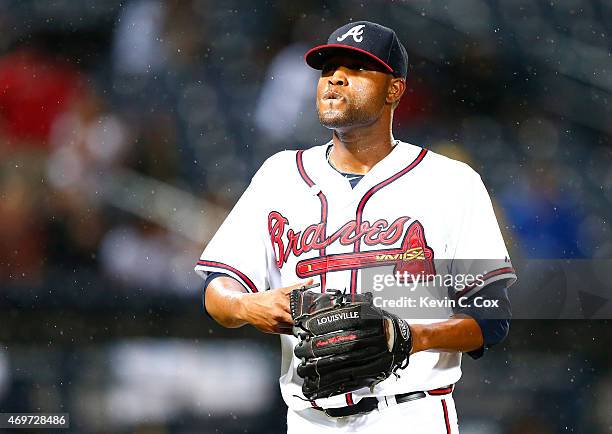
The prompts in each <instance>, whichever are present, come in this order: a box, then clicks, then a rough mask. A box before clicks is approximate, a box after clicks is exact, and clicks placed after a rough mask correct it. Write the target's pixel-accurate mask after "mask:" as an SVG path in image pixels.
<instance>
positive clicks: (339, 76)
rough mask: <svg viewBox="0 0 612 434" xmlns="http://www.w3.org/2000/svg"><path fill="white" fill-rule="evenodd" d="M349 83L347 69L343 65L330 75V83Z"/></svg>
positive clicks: (338, 84) (337, 84) (342, 84)
mask: <svg viewBox="0 0 612 434" xmlns="http://www.w3.org/2000/svg"><path fill="white" fill-rule="evenodd" d="M347 83H348V80H347V76H346V71H344V68H343V67H338V68H336V69H335V70H334V73H333V74H332V75H330V76H329V84H333V85H335V86H344V85H345V84H347Z"/></svg>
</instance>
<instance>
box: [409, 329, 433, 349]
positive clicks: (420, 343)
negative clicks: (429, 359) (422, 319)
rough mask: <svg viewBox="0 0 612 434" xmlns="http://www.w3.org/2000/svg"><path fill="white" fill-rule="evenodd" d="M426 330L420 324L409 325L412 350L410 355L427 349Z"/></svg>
mask: <svg viewBox="0 0 612 434" xmlns="http://www.w3.org/2000/svg"><path fill="white" fill-rule="evenodd" d="M427 331H428V329H427V327H425V326H424V325H422V324H411V325H410V335H411V337H412V349H411V351H410V354H414V353H418V352H419V351H425V350H428V349H429V338H428V333H427Z"/></svg>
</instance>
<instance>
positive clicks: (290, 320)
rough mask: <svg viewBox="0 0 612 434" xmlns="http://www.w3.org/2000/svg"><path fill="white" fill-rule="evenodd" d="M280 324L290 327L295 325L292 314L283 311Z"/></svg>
mask: <svg viewBox="0 0 612 434" xmlns="http://www.w3.org/2000/svg"><path fill="white" fill-rule="evenodd" d="M278 323H279V324H283V323H284V324H289V325H293V317H292V316H291V312H286V311H283V312H282V313H281V314H280V315H279V316H278Z"/></svg>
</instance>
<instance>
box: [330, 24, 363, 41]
mask: <svg viewBox="0 0 612 434" xmlns="http://www.w3.org/2000/svg"><path fill="white" fill-rule="evenodd" d="M364 27H365V24H359V25H357V26H354V27H351V28H350V29H349V31H348V32H346V33H345V34H344V35H342V36H338V37H337V38H336V39H337V40H338V42H342V41H344V40H345V39H346V38H348V37H349V36H352V37H353V39H354V40H355V42H361V41H363V36H362V35H363V28H364Z"/></svg>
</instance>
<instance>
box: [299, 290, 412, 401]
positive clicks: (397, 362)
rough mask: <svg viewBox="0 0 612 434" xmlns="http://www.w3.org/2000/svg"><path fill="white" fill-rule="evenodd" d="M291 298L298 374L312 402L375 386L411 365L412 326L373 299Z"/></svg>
mask: <svg viewBox="0 0 612 434" xmlns="http://www.w3.org/2000/svg"><path fill="white" fill-rule="evenodd" d="M306 289H307V288H300V289H296V290H293V291H292V292H291V296H290V297H291V314H292V316H293V321H294V327H293V334H294V336H296V337H297V338H299V343H298V344H297V345H296V347H295V350H294V353H295V355H296V356H297V357H299V358H300V359H302V362H301V363H300V364H299V365H298V367H297V373H298V375H299V376H300V377H302V378H303V379H304V384H303V386H302V392H303V393H304V396H305V397H306V398H308V399H318V398H328V397H330V396H333V395H339V394H342V393H347V392H351V391H354V390H357V389H360V388H362V387H369V388H370V389H373V388H374V386H375V385H376V384H377V383H379V382H381V381H383V380H384V379H386V378H387V377H389V376H390V375H391V374H395V373H396V371H397V370H398V369H403V368H405V367H406V366H407V365H408V358H409V353H410V350H411V349H412V341H411V336H410V328H409V327H408V324H407V323H406V322H405V321H404V320H402V319H400V318H398V317H397V316H395V315H393V314H391V313H389V312H386V311H384V310H382V309H379V308H377V307H376V306H374V304H373V302H372V293H365V294H356V295H355V294H353V295H352V294H343V293H342V292H340V291H336V292H334V293H325V294H320V293H316V292H314V291H308V290H306Z"/></svg>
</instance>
